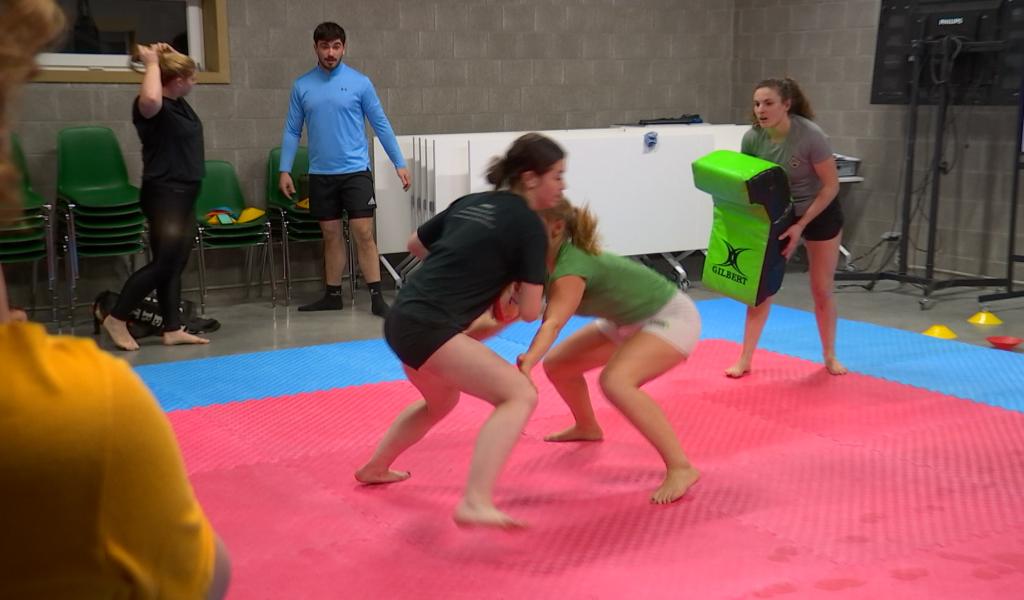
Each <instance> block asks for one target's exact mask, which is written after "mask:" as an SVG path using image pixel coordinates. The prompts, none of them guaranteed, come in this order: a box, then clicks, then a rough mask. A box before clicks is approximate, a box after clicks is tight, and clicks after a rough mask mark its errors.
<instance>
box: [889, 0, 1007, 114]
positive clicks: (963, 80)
mask: <svg viewBox="0 0 1024 600" xmlns="http://www.w3.org/2000/svg"><path fill="white" fill-rule="evenodd" d="M915 55H916V56H919V57H920V59H921V61H922V62H921V65H920V66H921V69H920V74H921V75H920V78H919V79H918V84H919V93H918V101H919V102H920V103H922V104H934V103H937V101H938V96H939V93H940V91H941V88H942V86H943V85H945V83H946V82H948V85H949V89H948V91H949V93H950V102H952V103H953V104H977V105H1016V104H1017V103H1018V98H1019V95H1020V85H1021V76H1022V73H1024V0H959V1H950V0H882V8H881V14H880V16H879V21H878V39H877V42H876V46H875V69H874V76H873V78H872V81H871V103H872V104H906V103H908V102H909V100H910V95H911V87H912V86H911V84H912V83H913V82H912V79H913V74H914V65H913V62H912V57H914V56H915Z"/></svg>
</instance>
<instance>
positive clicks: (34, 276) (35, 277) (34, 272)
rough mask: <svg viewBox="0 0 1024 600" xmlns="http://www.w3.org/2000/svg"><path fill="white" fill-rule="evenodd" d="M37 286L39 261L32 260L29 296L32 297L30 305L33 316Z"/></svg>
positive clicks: (34, 314)
mask: <svg viewBox="0 0 1024 600" xmlns="http://www.w3.org/2000/svg"><path fill="white" fill-rule="evenodd" d="M38 287H39V261H38V260H34V261H32V295H31V296H30V297H31V298H32V304H31V305H30V306H31V310H32V316H33V317H34V316H36V288H38Z"/></svg>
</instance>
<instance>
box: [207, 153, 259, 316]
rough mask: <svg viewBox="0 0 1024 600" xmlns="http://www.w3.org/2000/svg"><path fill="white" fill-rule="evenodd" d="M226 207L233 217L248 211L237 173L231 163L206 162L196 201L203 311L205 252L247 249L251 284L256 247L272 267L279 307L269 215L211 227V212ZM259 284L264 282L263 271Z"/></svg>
mask: <svg viewBox="0 0 1024 600" xmlns="http://www.w3.org/2000/svg"><path fill="white" fill-rule="evenodd" d="M221 208H225V209H228V210H229V211H230V212H231V213H232V214H234V215H236V216H237V215H240V214H241V213H242V211H243V210H245V208H246V205H245V197H244V196H243V195H242V187H241V185H240V184H239V182H238V174H237V173H236V172H235V167H234V166H232V165H231V163H229V162H227V161H223V160H208V161H206V175H205V176H204V177H203V182H202V185H201V186H200V189H199V198H198V200H197V201H196V221H197V222H198V224H199V229H198V236H197V237H198V240H199V298H200V309H201V310H202V311H204V312H205V310H206V252H207V251H209V250H219V249H225V248H244V249H246V273H247V276H248V281H247V291H248V285H249V284H251V280H252V273H251V271H252V269H251V267H252V263H253V260H252V254H253V250H254V249H255V248H257V247H259V248H261V249H262V251H263V260H262V264H263V265H264V266H265V265H267V264H268V263H269V265H270V290H271V303H272V304H274V305H276V304H277V285H276V282H275V278H276V274H275V270H274V252H273V248H272V246H271V242H272V240H273V234H272V232H271V228H270V221H269V220H268V219H267V217H266V214H264V215H263V216H261V217H260V218H258V219H255V220H253V221H249V222H246V223H231V224H224V225H222V224H211V223H208V222H207V220H208V215H209V213H210V212H211V211H214V210H217V209H221ZM260 281H261V282H262V270H261V276H260Z"/></svg>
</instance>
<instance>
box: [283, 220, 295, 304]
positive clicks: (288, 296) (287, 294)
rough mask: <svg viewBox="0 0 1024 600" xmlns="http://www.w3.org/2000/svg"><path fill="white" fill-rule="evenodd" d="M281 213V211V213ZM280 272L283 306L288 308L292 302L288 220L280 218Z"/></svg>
mask: <svg viewBox="0 0 1024 600" xmlns="http://www.w3.org/2000/svg"><path fill="white" fill-rule="evenodd" d="M282 213H283V211H282ZM281 260H282V262H283V263H284V264H282V265H281V272H282V273H283V274H284V305H285V306H289V305H290V304H291V302H292V270H291V256H290V253H289V248H288V220H287V219H286V218H284V215H283V214H282V216H281Z"/></svg>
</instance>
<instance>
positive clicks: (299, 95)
mask: <svg viewBox="0 0 1024 600" xmlns="http://www.w3.org/2000/svg"><path fill="white" fill-rule="evenodd" d="M313 46H314V49H315V50H316V57H317V62H318V64H317V66H316V67H314V68H313V69H312V70H310V71H309V72H307V73H305V74H303V75H302V76H301V77H299V78H298V79H296V80H295V84H294V85H292V94H291V100H290V102H289V105H288V117H287V119H286V120H285V125H284V136H283V139H282V141H281V166H280V171H281V175H280V180H279V182H278V185H279V187H280V188H281V192H282V193H283V194H284V195H286V196H288V197H289V198H290V197H292V196H293V195H294V194H295V184H294V182H293V181H292V177H291V170H292V164H293V162H294V160H295V152H296V150H297V149H298V147H299V139H300V138H301V137H302V126H303V124H305V125H306V133H307V135H308V137H309V212H310V214H312V215H313V216H314V217H315V218H316V219H317V220H319V221H320V229H321V231H322V232H323V235H324V267H325V268H324V270H325V272H326V279H327V281H326V284H327V291H326V293H325V294H324V297H323V298H321V299H320V300H317V301H316V302H313V303H311V304H306V305H304V306H300V307H299V310H300V311H313V310H341V309H342V307H343V304H342V299H341V280H342V276H343V275H344V272H345V264H346V262H347V257H346V255H345V243H344V240H343V239H342V226H341V217H342V214H343V213H347V214H348V222H349V229H350V231H351V232H352V235H353V237H354V238H355V244H356V250H357V254H358V256H359V268H360V269H361V270H362V272H363V278H364V279H366V284H367V287H369V288H370V301H371V305H370V306H371V310H372V311H373V314H375V315H378V316H381V317H383V316H385V315H386V314H387V311H388V305H387V302H385V301H384V297H383V296H381V291H380V262H379V260H380V258H379V256H378V254H377V243H376V241H375V240H374V237H373V233H374V230H373V215H374V211H375V210H376V207H377V205H376V202H375V201H374V198H373V177H372V175H371V173H370V157H369V150H368V143H367V139H366V129H365V126H364V119H365V120H367V121H369V122H370V126H371V127H373V131H374V132H375V133H376V134H377V137H378V138H380V141H381V144H383V145H384V150H385V151H386V152H387V155H388V158H390V159H391V162H392V163H394V165H395V170H396V171H397V173H398V177H399V178H400V179H401V180H402V187H403V188H405V189H409V183H410V181H409V170H408V169H406V166H405V158H404V157H403V156H402V153H401V151H400V150H399V148H398V141H397V140H396V139H395V133H394V131H393V130H392V129H391V123H389V122H388V118H387V115H385V114H384V109H383V108H382V107H381V105H380V99H379V98H377V92H376V91H375V90H374V89H373V83H372V82H371V81H370V79H369V78H368V77H366V76H365V75H363V74H362V73H360V72H359V71H356V70H355V69H353V68H351V67H349V66H347V65H344V64H342V58H343V57H344V56H345V30H344V29H342V28H341V26H340V25H338V24H337V23H330V22H328V23H321V24H319V25H317V27H316V29H315V30H314V31H313Z"/></svg>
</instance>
